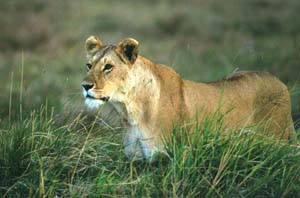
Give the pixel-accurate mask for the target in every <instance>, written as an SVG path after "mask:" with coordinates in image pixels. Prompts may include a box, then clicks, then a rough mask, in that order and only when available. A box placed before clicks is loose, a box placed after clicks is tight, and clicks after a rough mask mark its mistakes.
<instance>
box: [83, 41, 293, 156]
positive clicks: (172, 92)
mask: <svg viewBox="0 0 300 198" xmlns="http://www.w3.org/2000/svg"><path fill="white" fill-rule="evenodd" d="M85 49H86V52H87V59H88V63H87V69H88V72H87V76H86V77H85V79H84V81H83V82H82V87H83V95H84V97H85V104H86V105H87V106H88V107H90V108H98V107H99V106H100V105H102V104H104V103H107V104H110V105H112V107H113V108H115V110H116V111H117V112H118V113H119V114H120V115H121V116H122V117H123V119H124V124H125V126H126V128H127V132H126V135H125V137H124V146H125V154H126V155H127V156H128V157H129V158H131V159H132V158H134V159H141V158H145V159H148V160H152V159H153V156H154V154H155V153H156V152H158V151H159V152H164V146H163V141H162V137H164V136H168V135H170V134H171V131H172V127H173V126H174V124H176V123H180V122H181V121H183V120H186V119H192V118H195V116H196V115H198V120H199V122H201V121H202V120H203V118H204V115H207V113H210V112H215V111H216V110H217V108H218V106H220V105H219V103H220V100H221V101H222V105H221V109H220V111H221V112H223V113H225V112H227V113H226V116H225V118H224V119H225V120H224V126H225V127H226V128H227V129H233V128H234V129H241V128H243V127H245V126H246V125H249V124H254V123H259V122H262V121H265V122H266V123H267V124H266V127H265V130H266V131H268V132H269V133H271V135H272V136H274V137H276V138H278V139H283V140H286V139H288V137H289V136H290V135H291V134H292V133H293V132H294V126H293V122H292V118H291V104H290V97H289V93H288V90H287V87H286V86H285V85H284V84H283V83H282V82H280V81H279V80H278V79H277V78H275V77H274V76H272V75H270V74H269V73H266V72H241V73H238V74H234V75H233V76H232V77H230V78H227V79H224V80H222V81H218V82H213V83H197V82H193V81H189V80H184V79H182V78H181V77H180V75H179V74H177V73H176V72H175V71H174V70H172V69H171V68H169V67H166V66H164V65H160V64H155V63H153V62H151V61H150V60H148V59H147V58H144V57H142V56H140V55H139V54H138V51H139V44H138V42H137V41H136V40H135V39H132V38H127V39H124V40H122V41H121V42H119V43H118V44H117V45H104V44H103V43H102V41H101V40H100V39H99V38H98V37H95V36H90V37H89V38H88V39H87V40H86V42H85ZM199 111H201V112H205V113H206V114H205V113H204V114H200V113H198V112H199Z"/></svg>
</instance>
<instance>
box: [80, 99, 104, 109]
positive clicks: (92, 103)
mask: <svg viewBox="0 0 300 198" xmlns="http://www.w3.org/2000/svg"><path fill="white" fill-rule="evenodd" d="M84 103H85V105H86V106H87V107H88V108H89V109H98V108H99V107H100V106H101V105H103V104H104V102H103V101H102V100H98V99H92V98H86V99H85V101H84Z"/></svg>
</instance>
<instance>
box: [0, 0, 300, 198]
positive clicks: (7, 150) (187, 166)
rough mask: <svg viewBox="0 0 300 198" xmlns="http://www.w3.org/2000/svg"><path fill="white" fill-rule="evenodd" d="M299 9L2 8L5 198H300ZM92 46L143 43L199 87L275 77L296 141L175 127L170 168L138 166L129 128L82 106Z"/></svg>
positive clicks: (217, 4) (88, 4)
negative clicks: (283, 87) (237, 76)
mask: <svg viewBox="0 0 300 198" xmlns="http://www.w3.org/2000/svg"><path fill="white" fill-rule="evenodd" d="M299 9H300V2H299V1H298V0H288V1H280V0H253V1H238V0H227V1H217V0H211V1H205V0H187V1H177V0H172V1H171V0H170V1H168V0H165V1H158V0H154V1H146V0H142V1H141V0H139V1H138V0H132V1H124V0H123V1H95V0H88V1H69V0H67V1H39V0H29V1H20V0H10V1H2V2H1V3H0V25H1V27H2V29H1V31H0V82H1V85H2V86H0V93H1V94H0V196H1V197H141V196H143V197H299V196H300V146H299V135H298V134H299V129H298V121H299V118H300V113H299V112H300V109H299V105H300V89H299V83H298V81H299V73H300V17H299ZM90 35H97V36H99V37H100V38H101V39H102V40H103V41H104V42H107V43H116V42H118V41H119V40H121V39H122V38H125V37H133V38H135V39H137V40H138V41H139V43H140V53H141V54H142V55H143V56H146V57H147V58H149V59H151V60H152V61H154V62H157V63H164V64H166V65H169V66H171V67H172V68H174V69H175V70H176V71H177V72H178V73H180V74H181V75H182V76H183V77H184V78H187V79H190V80H196V81H204V82H206V81H211V80H218V79H221V78H223V77H225V76H229V75H230V74H231V73H232V72H234V71H237V70H258V71H269V72H271V73H272V74H274V75H276V76H278V77H279V78H280V79H281V80H282V81H283V82H285V83H286V84H287V85H288V87H289V89H290V93H291V97H292V110H293V118H294V121H295V126H296V128H297V135H296V138H295V140H293V141H291V142H288V143H283V142H276V141H275V140H272V139H270V138H267V137H261V136H259V135H258V134H257V133H256V132H254V131H257V132H259V129H257V130H255V127H254V128H253V130H248V129H247V133H246V135H245V131H241V132H237V131H232V132H230V133H229V134H228V135H227V136H223V135H222V134H221V132H222V118H223V116H226V115H219V114H218V113H216V114H215V115H213V116H212V117H210V118H207V119H206V121H205V122H204V123H196V124H195V125H196V127H193V128H188V127H186V126H177V127H174V135H173V137H172V138H171V139H169V140H166V149H167V151H168V154H169V157H168V158H164V159H159V160H158V162H156V163H154V164H149V163H146V162H133V161H129V160H128V159H127V158H126V156H125V155H124V153H123V147H122V135H123V130H122V128H121V127H120V126H119V125H118V124H116V123H115V122H112V121H110V119H102V118H101V117H100V116H99V114H100V113H101V110H100V111H99V112H88V111H86V109H85V107H84V106H83V98H82V96H81V87H80V84H81V80H82V78H83V76H84V75H85V72H86V67H85V53H84V40H85V39H86V38H87V37H88V36H90ZM112 117H113V116H112ZM191 132H193V133H192V134H193V135H192V136H188V135H187V133H191ZM178 134H180V135H178ZM297 136H298V137H297Z"/></svg>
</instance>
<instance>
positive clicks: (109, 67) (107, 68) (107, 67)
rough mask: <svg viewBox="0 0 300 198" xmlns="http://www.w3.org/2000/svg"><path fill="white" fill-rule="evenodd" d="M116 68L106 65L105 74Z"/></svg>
mask: <svg viewBox="0 0 300 198" xmlns="http://www.w3.org/2000/svg"><path fill="white" fill-rule="evenodd" d="M113 67H114V66H113V65H112V64H106V65H105V66H104V68H103V72H105V73H108V72H110V71H111V70H112V68H113Z"/></svg>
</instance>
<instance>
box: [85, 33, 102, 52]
mask: <svg viewBox="0 0 300 198" xmlns="http://www.w3.org/2000/svg"><path fill="white" fill-rule="evenodd" d="M101 47H103V43H102V41H101V40H100V39H99V38H98V37H96V36H90V37H89V38H87V39H86V40H85V50H86V53H87V55H93V54H94V53H95V52H96V51H98V50H99V49H100V48H101Z"/></svg>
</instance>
